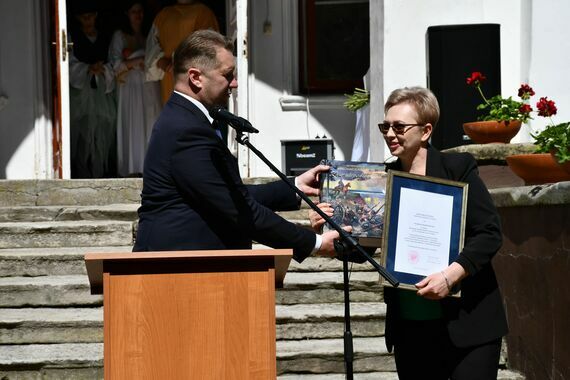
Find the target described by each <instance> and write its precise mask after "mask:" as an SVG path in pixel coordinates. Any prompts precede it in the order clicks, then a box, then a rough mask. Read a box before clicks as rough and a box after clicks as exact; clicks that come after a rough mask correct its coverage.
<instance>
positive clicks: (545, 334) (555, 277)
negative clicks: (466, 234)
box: [491, 182, 570, 380]
mask: <svg viewBox="0 0 570 380" xmlns="http://www.w3.org/2000/svg"><path fill="white" fill-rule="evenodd" d="M491 194H492V195H493V198H494V200H495V204H496V206H497V207H498V210H499V213H500V215H501V221H502V227H503V239H504V240H503V247H502V248H501V250H500V251H499V253H498V254H497V256H496V257H495V259H494V260H493V265H494V267H495V270H496V272H497V277H498V280H499V285H500V287H501V291H502V293H503V298H504V302H505V307H506V310H507V316H508V321H509V329H510V332H509V335H508V336H507V345H508V360H509V367H510V368H512V369H515V370H518V371H520V372H522V373H523V374H524V375H525V376H526V379H527V380H545V379H552V380H562V379H570V306H569V305H570V287H569V286H568V284H567V282H566V279H568V277H569V276H570V182H559V183H556V184H548V185H541V186H527V187H517V188H504V189H494V190H491Z"/></svg>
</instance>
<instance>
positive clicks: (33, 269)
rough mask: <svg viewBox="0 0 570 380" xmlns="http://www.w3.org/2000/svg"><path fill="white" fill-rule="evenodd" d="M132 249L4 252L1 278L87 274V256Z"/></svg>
mask: <svg viewBox="0 0 570 380" xmlns="http://www.w3.org/2000/svg"><path fill="white" fill-rule="evenodd" d="M130 251H132V246H130V245H128V246H117V247H58V248H6V249H0V277H35V276H48V275H54V276H63V275H75V274H86V273H87V271H86V269H85V261H84V256H85V254H86V253H92V252H93V253H94V252H121V253H123V252H130Z"/></svg>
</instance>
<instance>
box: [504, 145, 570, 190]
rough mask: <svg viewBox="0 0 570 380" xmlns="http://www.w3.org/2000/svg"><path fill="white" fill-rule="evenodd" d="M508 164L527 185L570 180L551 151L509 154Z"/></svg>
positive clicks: (569, 174)
mask: <svg viewBox="0 0 570 380" xmlns="http://www.w3.org/2000/svg"><path fill="white" fill-rule="evenodd" d="M506 159H507V164H509V167H510V168H511V170H512V171H513V173H515V174H516V175H517V176H519V177H520V178H522V179H523V181H524V183H525V184H527V185H539V184H542V183H554V182H562V181H570V173H567V172H566V171H565V170H564V169H562V167H561V166H560V165H558V163H557V162H556V160H554V159H553V158H552V155H550V153H537V154H515V155H512V156H507V157H506Z"/></svg>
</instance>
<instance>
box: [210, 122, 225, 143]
mask: <svg viewBox="0 0 570 380" xmlns="http://www.w3.org/2000/svg"><path fill="white" fill-rule="evenodd" d="M212 127H213V128H214V130H215V131H216V135H218V137H219V138H220V139H223V137H222V131H221V130H220V125H219V123H218V121H217V120H214V121H213V122H212Z"/></svg>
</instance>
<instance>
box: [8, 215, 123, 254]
mask: <svg viewBox="0 0 570 380" xmlns="http://www.w3.org/2000/svg"><path fill="white" fill-rule="evenodd" d="M132 244H133V223H132V222H121V221H100V220H95V221H55V222H14V223H0V248H31V247H41V248H46V247H85V246H124V245H132Z"/></svg>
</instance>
